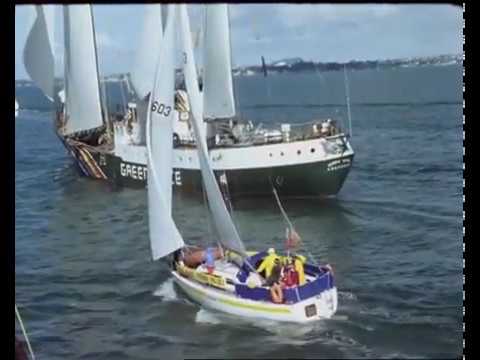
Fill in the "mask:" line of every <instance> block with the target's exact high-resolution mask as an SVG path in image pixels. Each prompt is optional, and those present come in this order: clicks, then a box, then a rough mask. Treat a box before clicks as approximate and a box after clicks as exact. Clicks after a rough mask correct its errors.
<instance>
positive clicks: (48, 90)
mask: <svg viewBox="0 0 480 360" xmlns="http://www.w3.org/2000/svg"><path fill="white" fill-rule="evenodd" d="M35 11H36V13H37V16H36V19H35V22H34V23H33V26H32V28H31V30H30V33H29V34H28V37H27V41H26V43H25V48H24V51H23V62H24V64H25V69H26V71H27V73H28V75H29V76H30V79H32V81H33V82H35V84H37V86H38V87H39V88H40V89H41V90H42V91H43V93H44V94H45V95H46V96H47V97H48V98H49V99H50V100H52V101H53V98H54V72H55V57H54V51H53V49H54V35H53V31H54V8H53V7H52V6H45V5H36V6H35Z"/></svg>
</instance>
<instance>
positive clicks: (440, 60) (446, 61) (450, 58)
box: [235, 54, 463, 75]
mask: <svg viewBox="0 0 480 360" xmlns="http://www.w3.org/2000/svg"><path fill="white" fill-rule="evenodd" d="M462 60H463V55H462V54H457V55H438V56H428V57H412V58H404V59H388V60H351V61H349V62H346V63H341V62H313V61H305V60H303V59H302V58H299V57H294V58H288V59H281V60H277V61H274V62H271V63H270V64H268V65H266V68H267V72H268V73H281V72H303V71H337V70H342V69H343V68H344V67H346V68H347V69H349V70H363V69H386V68H395V67H411V66H422V65H451V64H459V65H460V64H462ZM262 72H263V70H262V66H261V65H254V66H245V67H240V68H237V69H235V75H252V74H260V73H262Z"/></svg>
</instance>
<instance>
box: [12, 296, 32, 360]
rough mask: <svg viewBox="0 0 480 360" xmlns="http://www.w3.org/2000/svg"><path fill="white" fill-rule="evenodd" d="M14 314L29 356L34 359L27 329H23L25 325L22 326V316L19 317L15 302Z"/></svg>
mask: <svg viewBox="0 0 480 360" xmlns="http://www.w3.org/2000/svg"><path fill="white" fill-rule="evenodd" d="M15 315H16V316H17V320H18V322H19V324H20V328H21V329H22V333H23V337H24V338H25V341H26V342H27V347H28V351H29V353H30V356H31V357H32V360H35V355H34V354H33V350H32V346H31V345H30V341H29V340H28V335H27V331H26V330H25V327H24V326H23V321H22V318H21V317H20V313H19V312H18V309H17V304H15Z"/></svg>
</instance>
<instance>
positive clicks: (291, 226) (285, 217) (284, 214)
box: [270, 178, 295, 230]
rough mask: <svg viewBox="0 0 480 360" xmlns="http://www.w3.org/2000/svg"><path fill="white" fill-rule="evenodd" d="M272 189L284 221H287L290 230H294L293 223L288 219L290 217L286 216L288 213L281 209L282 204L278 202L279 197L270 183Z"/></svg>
mask: <svg viewBox="0 0 480 360" xmlns="http://www.w3.org/2000/svg"><path fill="white" fill-rule="evenodd" d="M271 182H272V179H271V178H270V183H271ZM272 190H273V195H275V199H276V200H277V205H278V207H279V208H280V211H281V213H282V215H283V218H284V219H285V221H286V222H287V224H288V226H289V227H290V229H291V230H294V229H295V228H294V227H293V224H292V222H291V221H290V219H289V218H288V215H287V213H286V212H285V210H284V209H283V206H282V203H281V202H280V198H279V197H278V194H277V190H276V189H275V186H273V184H272Z"/></svg>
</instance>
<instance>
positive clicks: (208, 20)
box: [203, 4, 235, 119]
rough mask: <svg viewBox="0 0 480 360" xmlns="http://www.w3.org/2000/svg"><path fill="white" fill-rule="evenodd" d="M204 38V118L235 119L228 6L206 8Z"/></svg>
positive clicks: (219, 5)
mask: <svg viewBox="0 0 480 360" xmlns="http://www.w3.org/2000/svg"><path fill="white" fill-rule="evenodd" d="M204 37H205V38H204V43H203V45H204V56H203V76H204V77H203V111H204V117H205V118H206V119H218V118H230V117H233V116H235V100H234V94H233V86H232V63H231V50H230V27H229V23H228V8H227V4H209V5H206V10H205V32H204Z"/></svg>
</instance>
